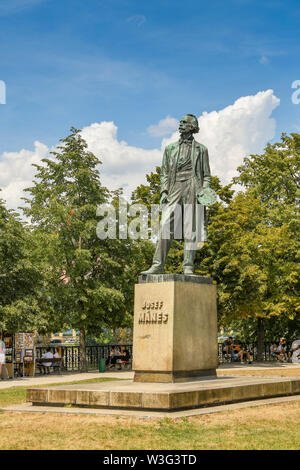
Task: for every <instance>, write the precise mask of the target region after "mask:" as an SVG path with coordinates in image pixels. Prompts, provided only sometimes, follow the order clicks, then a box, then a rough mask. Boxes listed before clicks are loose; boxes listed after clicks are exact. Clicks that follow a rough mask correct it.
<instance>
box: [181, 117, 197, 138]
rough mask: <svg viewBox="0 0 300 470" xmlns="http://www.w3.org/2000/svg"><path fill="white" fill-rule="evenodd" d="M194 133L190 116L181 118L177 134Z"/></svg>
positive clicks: (193, 125)
mask: <svg viewBox="0 0 300 470" xmlns="http://www.w3.org/2000/svg"><path fill="white" fill-rule="evenodd" d="M194 131H195V123H194V120H193V118H192V117H191V116H187V115H185V116H183V118H181V121H180V123H179V133H180V134H187V133H189V132H194Z"/></svg>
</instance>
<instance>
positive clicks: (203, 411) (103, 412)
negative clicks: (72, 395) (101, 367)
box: [2, 395, 300, 420]
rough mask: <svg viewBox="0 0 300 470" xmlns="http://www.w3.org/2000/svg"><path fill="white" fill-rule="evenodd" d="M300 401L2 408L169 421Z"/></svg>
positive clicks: (273, 399)
mask: <svg viewBox="0 0 300 470" xmlns="http://www.w3.org/2000/svg"><path fill="white" fill-rule="evenodd" d="M295 401H300V395H294V396H289V397H278V398H268V399H265V400H253V401H246V402H241V403H229V404H228V405H218V406H209V407H207V408H196V409H191V410H183V411H173V412H172V413H170V412H169V411H149V410H148V411H139V410H123V409H118V410H113V409H95V408H66V407H59V406H57V407H56V406H55V407H53V406H50V407H48V406H32V405H31V403H26V404H24V405H12V406H7V407H6V408H2V411H6V412H17V413H63V414H66V415H68V414H69V415H70V414H74V415H98V416H112V417H113V416H116V417H118V418H120V417H131V418H144V419H149V418H169V419H174V420H176V419H181V418H188V417H190V416H199V415H208V414H211V413H220V412H222V411H233V410H239V409H241V408H249V407H253V406H265V405H278V404H282V403H289V402H295Z"/></svg>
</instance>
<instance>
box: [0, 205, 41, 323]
mask: <svg viewBox="0 0 300 470" xmlns="http://www.w3.org/2000/svg"><path fill="white" fill-rule="evenodd" d="M32 248H33V240H32V237H31V233H30V231H29V228H28V227H27V226H26V225H25V224H24V223H23V222H22V221H21V220H20V218H19V215H18V214H17V213H16V212H14V211H12V210H8V209H7V208H6V206H5V204H4V201H3V200H2V199H0V329H2V330H8V331H11V332H17V331H34V330H38V329H40V328H41V327H42V326H43V325H44V322H45V318H44V317H45V316H44V314H43V311H42V309H41V307H42V305H44V303H45V300H46V299H45V291H44V289H43V276H42V274H41V271H40V267H39V265H38V264H36V263H35V261H34V259H33V257H32Z"/></svg>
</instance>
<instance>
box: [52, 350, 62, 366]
mask: <svg viewBox="0 0 300 470" xmlns="http://www.w3.org/2000/svg"><path fill="white" fill-rule="evenodd" d="M53 358H56V359H60V358H61V356H60V355H59V352H58V349H55V353H54V354H53ZM52 367H60V363H59V362H52Z"/></svg>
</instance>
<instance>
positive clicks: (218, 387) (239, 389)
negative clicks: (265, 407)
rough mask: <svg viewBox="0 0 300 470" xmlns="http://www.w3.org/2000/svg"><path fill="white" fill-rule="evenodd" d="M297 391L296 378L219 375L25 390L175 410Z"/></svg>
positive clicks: (71, 400) (55, 402)
mask: <svg viewBox="0 0 300 470" xmlns="http://www.w3.org/2000/svg"><path fill="white" fill-rule="evenodd" d="M299 393H300V379H299V377H298V378H296V377H295V378H284V377H275V378H264V377H218V378H209V377H206V378H202V379H201V380H198V381H196V382H185V383H180V384H179V383H176V384H174V383H173V384H172V383H171V384H166V383H155V384H151V383H136V382H135V383H134V382H132V381H131V380H130V381H126V380H124V381H116V382H103V383H89V384H87V383H85V384H77V385H61V386H53V387H45V388H31V389H28V390H27V402H31V403H32V404H35V405H39V406H40V405H47V406H64V405H73V406H77V407H79V408H80V407H89V408H104V409H105V408H107V409H112V408H115V409H136V410H163V411H169V412H172V411H176V410H184V409H192V408H201V407H206V406H216V405H221V404H224V403H235V402H239V401H247V400H257V399H262V398H271V397H277V396H288V395H297V394H299Z"/></svg>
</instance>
